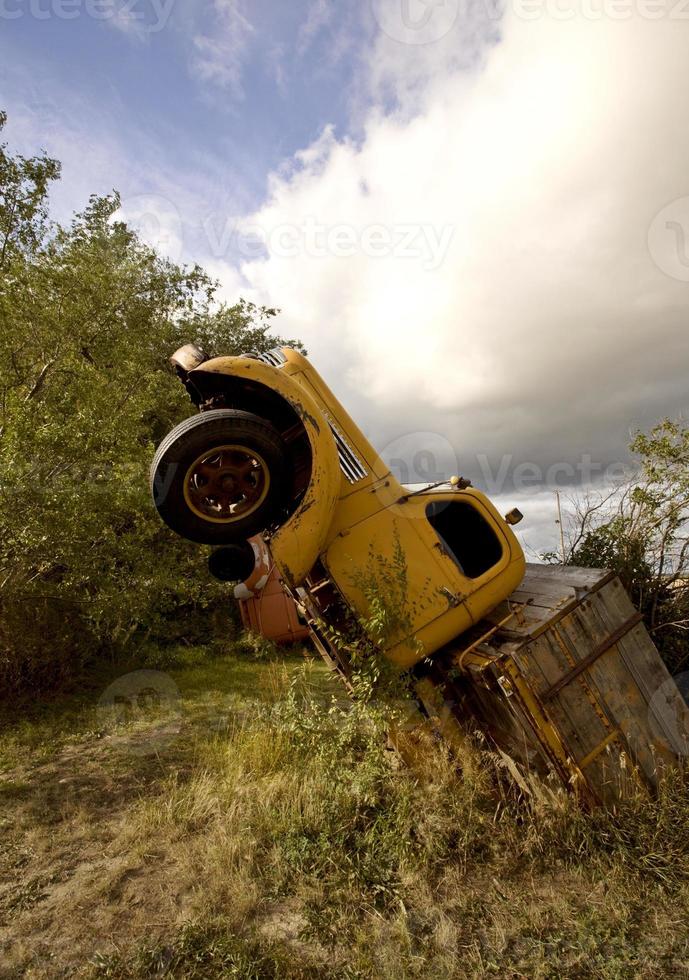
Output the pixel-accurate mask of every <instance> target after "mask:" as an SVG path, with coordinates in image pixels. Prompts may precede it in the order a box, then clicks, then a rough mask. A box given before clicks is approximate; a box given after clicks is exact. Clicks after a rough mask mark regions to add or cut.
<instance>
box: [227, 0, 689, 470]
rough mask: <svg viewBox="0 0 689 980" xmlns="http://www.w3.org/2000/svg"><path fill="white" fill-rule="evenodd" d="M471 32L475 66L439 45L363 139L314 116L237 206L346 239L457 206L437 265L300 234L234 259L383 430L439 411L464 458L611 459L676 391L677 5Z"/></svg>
mask: <svg viewBox="0 0 689 980" xmlns="http://www.w3.org/2000/svg"><path fill="white" fill-rule="evenodd" d="M489 26H490V25H489ZM479 35H480V32H478V33H475V34H473V35H471V37H472V41H471V50H472V55H471V59H470V60H472V62H473V63H474V64H475V65H477V66H478V65H479V64H481V65H482V67H481V69H480V70H478V68H477V69H476V70H474V71H473V72H467V71H459V70H457V67H456V65H454V63H453V62H452V59H451V58H450V57H449V55H448V58H445V59H443V58H440V59H439V61H438V64H437V65H435V63H433V64H434V65H435V66H434V67H428V68H427V70H425V73H421V74H419V75H418V76H417V82H418V84H417V85H416V86H415V88H414V91H413V92H411V93H407V92H406V89H405V86H404V84H401V85H400V87H399V88H398V90H397V92H396V97H397V98H398V100H399V102H400V111H399V112H397V113H395V114H392V115H391V114H389V113H388V114H384V113H383V112H382V111H381V110H380V109H374V110H373V111H371V112H370V113H369V115H368V118H367V120H366V125H365V129H364V132H363V136H362V139H361V140H360V141H359V142H356V143H355V142H350V141H347V140H338V139H336V138H335V136H334V135H333V133H332V131H329V130H328V131H326V132H325V134H324V135H323V137H322V138H321V139H320V140H319V141H318V142H317V143H316V144H314V145H313V146H311V147H309V148H307V150H306V151H305V152H304V153H302V154H300V155H299V158H298V159H297V160H295V161H294V165H293V166H292V167H291V168H289V169H288V170H285V172H284V173H282V174H280V175H275V176H274V177H273V179H272V181H271V184H270V196H269V199H268V200H267V201H266V203H265V205H264V206H263V207H262V208H261V209H260V211H259V212H258V213H256V214H254V215H251V217H250V221H251V222H252V223H254V224H258V225H260V226H262V227H263V228H265V229H266V230H267V231H268V232H269V233H270V232H275V229H282V228H287V229H290V228H291V229H297V230H298V231H297V238H298V239H299V236H301V240H304V233H303V229H304V227H305V226H306V225H308V223H309V222H311V223H314V222H316V223H318V224H319V225H322V226H324V227H325V228H329V229H333V228H337V227H339V226H348V227H350V228H352V229H354V231H355V232H356V234H357V236H358V239H357V240H358V241H361V236H362V235H363V233H364V232H365V231H366V229H370V228H371V226H372V225H381V226H383V227H384V228H388V229H394V228H397V227H399V226H401V225H413V224H415V223H417V224H419V225H426V226H429V225H430V226H431V227H433V228H435V229H436V230H437V231H438V232H439V233H440V232H441V231H442V230H443V229H445V228H447V227H448V226H451V227H452V228H453V229H454V234H453V237H452V241H451V245H450V248H449V250H448V253H447V256H446V258H445V261H444V262H443V263H442V264H441V265H440V267H439V268H436V269H432V270H429V269H428V268H427V267H426V265H427V263H424V261H423V260H422V259H421V258H407V259H404V258H399V257H398V256H396V255H394V254H390V253H388V254H387V256H384V257H380V258H371V257H370V255H367V254H363V253H362V252H361V251H359V252H358V254H355V255H353V256H351V257H348V258H343V257H338V256H337V255H335V254H329V255H323V254H322V250H321V251H320V252H319V253H318V254H317V255H315V254H314V250H313V248H310V249H309V248H308V247H303V248H302V249H301V250H300V251H299V254H297V255H296V256H290V257H288V256H287V255H280V254H277V252H278V251H279V249H276V251H275V252H274V254H272V255H271V256H270V257H269V258H268V259H256V260H254V261H251V262H247V263H245V265H244V266H243V267H242V272H243V274H244V275H245V276H246V278H247V281H248V282H249V284H250V286H251V288H252V289H253V290H254V291H255V293H256V295H257V296H259V297H260V298H261V299H263V300H265V301H266V302H269V303H272V304H276V305H278V306H280V307H281V309H282V310H283V320H282V324H281V329H282V331H283V332H284V333H287V334H288V335H297V336H300V337H302V338H303V340H304V341H305V343H306V345H307V346H308V348H309V349H310V352H311V353H312V355H313V357H314V360H315V361H316V363H317V365H318V366H319V367H321V368H322V369H323V372H324V373H325V374H326V377H327V378H328V380H329V381H330V382H331V383H332V384H333V386H334V387H335V389H336V391H337V392H338V393H339V394H340V396H341V397H342V398H343V400H345V402H346V404H347V405H348V407H350V409H351V411H352V414H353V415H354V416H355V417H357V418H358V419H360V420H362V421H363V423H364V425H365V427H366V428H367V430H368V431H369V433H370V434H371V436H372V437H374V438H375V439H377V441H378V443H379V444H380V443H381V441H382V442H383V443H384V442H385V441H389V440H391V439H392V438H394V437H395V436H397V435H400V434H401V433H403V432H404V431H407V432H409V431H419V430H428V429H432V430H433V431H435V432H438V433H440V434H442V435H443V436H447V437H448V438H450V439H451V440H452V442H453V443H454V445H455V446H457V448H458V452H459V455H460V459H461V458H462V456H463V455H464V454H469V455H472V454H474V455H475V454H476V453H481V452H485V453H488V454H491V455H492V456H493V457H499V456H500V455H501V454H503V453H505V452H512V453H514V454H515V458H516V459H517V460H519V459H522V460H523V459H526V460H533V461H535V462H538V463H541V462H543V463H546V464H547V463H548V462H549V461H556V460H571V459H576V458H578V457H579V456H580V455H581V454H585V453H592V454H593V455H594V457H601V458H602V459H604V460H608V459H611V458H615V457H620V456H622V455H623V454H624V448H625V446H626V443H627V440H628V433H629V429H630V428H633V427H634V426H635V425H639V424H645V423H647V422H649V421H652V420H653V419H654V418H656V417H657V416H658V415H660V414H662V413H664V412H672V411H676V410H677V407H678V406H681V405H682V404H684V405H686V402H687V400H688V395H689V392H688V391H687V384H686V363H687V355H688V354H689V334H688V333H687V331H686V326H685V320H686V312H685V311H686V301H687V295H688V294H687V289H688V288H689V287H687V284H686V283H685V282H682V281H679V280H678V279H673V278H671V277H669V276H667V275H665V274H664V273H663V272H661V270H660V269H659V268H658V266H657V265H656V264H655V263H654V261H653V258H652V256H651V255H650V253H649V250H648V247H647V234H648V229H649V226H650V224H651V222H652V220H653V218H654V215H655V214H656V213H657V212H658V211H660V210H661V209H662V208H663V207H664V206H665V205H666V204H667V203H668V202H670V201H673V200H674V199H676V198H682V197H685V196H686V195H687V193H689V186H688V184H689V176H688V174H689V129H687V126H686V121H685V109H684V106H683V94H684V93H685V92H686V91H687V90H688V89H689V59H688V58H687V57H686V52H687V45H688V43H689V23H688V22H687V21H686V20H684V21H677V20H674V21H672V20H669V19H667V18H666V19H664V20H660V21H649V20H641V19H639V18H638V17H634V18H632V19H629V20H626V21H619V20H617V21H615V20H612V19H610V18H602V19H599V20H597V21H594V20H586V19H584V18H583V17H581V16H579V17H576V18H574V19H573V20H568V21H566V22H562V21H558V20H554V19H552V18H550V17H548V16H547V15H546V14H544V15H543V16H542V17H541V18H540V19H539V20H537V21H532V22H528V21H524V20H520V19H518V18H517V17H516V16H515V15H514V14H513V13H510V14H508V15H507V16H506V18H505V20H504V23H503V24H502V40H501V41H500V43H495V44H494V43H493V42H492V41H490V43H488V44H486V45H484V48H483V54H482V56H481V57H479V54H478V53H479V51H480V49H481V45H480V38H479ZM483 36H484V40H485V38H487V37H488V35H487V34H484V35H483ZM489 40H490V39H489ZM388 42H389V43H390V44H392V41H391V39H390V38H389V37H388V38H386V40H385V42H384V43H385V45H386V46H387V45H388ZM379 43H380V44H383V42H382V41H381V42H379ZM395 43H397V44H398V46H399V42H395ZM439 43H441V44H443V43H445V42H444V40H442V41H441V42H439ZM408 47H411V46H408ZM427 47H428V51H425V52H424V55H423V57H424V58H425V59H426V61H427V62H428V64H429V65H430V64H431V62H432V54H431V51H432V48H433V45H428V46H427ZM380 50H382V48H381V49H380ZM406 56H407V52H403V53H402V54H399V52H398V53H397V55H395V57H398V58H399V59H400V63H404V58H405V57H406ZM393 61H394V58H393V56H392V55H391V56H390V59H389V61H388V68H387V69H386V71H387V75H386V77H388V78H391V77H393V74H394V73H393ZM438 65H439V67H438ZM422 77H423V85H421V82H420V80H421V78H422ZM420 86H421V87H420ZM410 107H411V108H410ZM300 229H302V230H301V231H300ZM686 231H687V232H688V233H689V228H688V229H686ZM688 261H689V257H688Z"/></svg>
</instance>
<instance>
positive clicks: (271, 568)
mask: <svg viewBox="0 0 689 980" xmlns="http://www.w3.org/2000/svg"><path fill="white" fill-rule="evenodd" d="M249 543H250V544H251V547H252V548H253V551H254V555H255V557H256V565H255V567H254V570H253V572H252V573H251V575H250V576H249V578H248V579H246V581H244V582H242V583H241V585H237V586H236V587H235V590H234V596H235V599H237V601H238V605H239V612H240V614H241V617H242V623H243V625H244V629H246V630H248V631H249V632H251V633H258V634H259V635H260V636H264V637H265V638H266V639H267V640H272V641H273V642H274V643H278V644H285V645H287V644H290V643H299V642H301V641H303V640H306V639H307V637H308V636H309V629H308V627H307V626H306V624H305V623H302V622H301V621H300V619H299V613H298V611H297V605H296V603H295V601H294V599H293V598H292V596H291V595H289V594H288V593H287V592H285V590H284V589H283V587H282V580H281V578H280V573H279V571H278V569H277V568H276V567H275V564H274V563H273V562H272V560H271V557H270V552H269V551H268V548H267V546H266V544H265V542H264V541H263V539H262V538H261V537H259V536H257V537H254V538H252V539H251V540H250V542H249Z"/></svg>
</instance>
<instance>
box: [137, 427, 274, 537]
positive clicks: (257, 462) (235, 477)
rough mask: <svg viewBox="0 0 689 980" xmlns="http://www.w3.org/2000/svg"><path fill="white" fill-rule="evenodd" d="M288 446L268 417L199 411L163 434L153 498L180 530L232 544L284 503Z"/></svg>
mask: <svg viewBox="0 0 689 980" xmlns="http://www.w3.org/2000/svg"><path fill="white" fill-rule="evenodd" d="M286 457H287V450H286V447H285V444H284V442H283V440H282V438H281V436H280V434H279V432H278V431H277V429H275V428H274V426H272V425H271V424H270V422H266V421H265V419H262V418H259V417H258V416H257V415H252V414H250V413H249V412H240V411H238V410H235V409H216V410H213V411H210V412H203V413H201V414H200V415H196V416H194V417H193V418H190V419H187V420H186V422H182V423H181V424H180V425H178V426H176V428H174V429H173V430H172V432H170V433H169V435H167V436H166V437H165V439H163V441H162V442H161V444H160V446H159V447H158V451H157V452H156V454H155V458H154V460H153V463H152V465H151V479H150V482H151V490H152V492H153V502H154V503H155V506H156V509H157V511H158V513H159V514H160V516H161V518H162V519H163V521H165V523H166V524H167V525H168V527H170V528H172V530H173V531H176V532H177V534H179V535H181V536H182V537H183V538H187V539H188V540H190V541H195V542H197V543H199V544H232V543H234V542H239V541H246V539H247V538H249V537H251V536H252V535H254V534H257V533H258V532H259V531H263V530H265V528H266V527H268V526H269V524H270V523H271V521H272V520H273V518H274V517H275V516H276V514H277V512H278V511H279V509H280V506H281V505H284V504H285V503H286V501H285V460H286Z"/></svg>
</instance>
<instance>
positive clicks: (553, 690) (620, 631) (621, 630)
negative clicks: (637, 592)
mask: <svg viewBox="0 0 689 980" xmlns="http://www.w3.org/2000/svg"><path fill="white" fill-rule="evenodd" d="M642 619H643V616H642V615H641V613H639V612H637V613H634V615H633V616H630V617H629V619H628V620H627V621H626V622H624V623H622V625H621V626H618V628H617V629H616V630H615V631H614V633H611V634H610V636H609V637H608V638H607V639H606V640H603V642H602V643H600V644H599V645H598V646H597V647H596V649H595V650H592V651H591V653H589V654H588V656H586V657H584V659H583V660H580V661H579V663H578V664H577V665H576V666H575V667H572V669H571V670H569V671H567V673H566V674H564V676H562V677H561V678H560V680H559V681H556V682H555V683H554V684H552V685H551V686H550V687H549V688H548V689H547V691H544V693H543V694H541V695H540V697H541V701H550V700H551V699H552V698H554V697H555V695H556V694H559V692H560V691H561V690H562V689H563V687H566V686H567V685H568V684H570V683H571V682H572V681H573V680H574V679H575V677H578V676H579V674H581V673H583V672H584V671H585V670H587V669H588V668H589V667H590V666H591V665H592V664H594V663H595V662H596V660H598V659H599V657H602V656H603V654H604V653H607V652H608V650H609V649H610V648H611V647H614V646H615V644H616V643H618V641H619V640H621V639H622V637H623V636H626V634H627V633H629V631H630V630H632V629H634V627H635V626H638V624H639V623H640V622H641V621H642Z"/></svg>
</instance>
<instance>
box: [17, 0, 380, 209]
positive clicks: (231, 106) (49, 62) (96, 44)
mask: <svg viewBox="0 0 689 980" xmlns="http://www.w3.org/2000/svg"><path fill="white" fill-rule="evenodd" d="M127 3H128V0H115V8H114V9H120V10H124V9H125V8H126V6H127ZM75 8H76V5H75ZM3 9H7V10H9V11H11V12H12V13H14V11H15V10H16V11H21V12H22V16H21V17H12V19H10V20H6V21H4V22H3V21H2V20H0V28H1V33H0V64H1V66H2V67H1V68H0V86H1V89H0V91H2V94H3V98H4V104H6V105H7V106H8V108H9V109H10V113H11V116H10V125H9V128H8V134H9V136H10V138H11V137H12V136H13V128H15V123H17V122H18V121H19V120H17V119H16V117H26V116H29V117H33V118H34V119H35V120H43V122H44V125H45V131H44V141H45V143H46V144H47V145H48V147H50V143H51V132H50V131H51V128H52V126H53V125H54V124H59V123H60V121H61V120H64V121H65V122H66V124H67V125H68V126H69V127H71V126H73V125H74V124H75V123H76V124H77V125H78V122H79V121H80V119H81V120H83V119H84V118H85V117H86V118H89V117H90V119H91V120H92V125H93V126H94V129H95V131H94V132H93V138H94V140H98V138H99V132H102V133H104V134H107V135H108V136H109V137H110V138H112V139H114V141H115V142H116V143H117V144H118V145H119V146H120V147H123V148H124V147H126V152H127V155H128V156H129V157H130V158H136V157H139V158H140V159H141V160H142V162H143V164H144V168H145V166H146V164H148V163H153V162H154V161H155V158H156V155H159V156H160V158H162V159H164V160H165V162H166V163H167V164H168V165H169V166H170V167H173V168H174V169H175V170H176V171H179V172H184V171H187V172H189V171H191V172H194V173H195V174H197V175H200V174H201V173H202V172H205V173H206V175H207V179H208V180H209V182H210V183H211V184H213V183H215V182H217V184H218V188H217V192H218V193H219V194H221V195H226V196H227V198H228V199H229V201H231V202H233V201H236V202H237V203H238V205H240V206H241V207H243V208H246V209H249V208H251V207H253V206H256V205H257V204H258V203H259V202H260V200H261V198H262V196H263V195H264V194H265V190H266V178H267V175H268V173H269V172H270V171H271V170H273V169H276V168H278V167H279V166H280V164H281V163H282V162H283V161H284V160H288V159H290V157H292V155H293V154H294V153H295V152H296V151H297V150H298V149H300V148H301V147H304V146H308V145H309V144H310V143H311V142H312V141H313V140H314V139H315V138H316V137H317V136H318V134H319V132H320V131H321V130H322V128H323V126H324V125H326V124H328V123H330V124H334V125H335V127H336V129H337V131H338V132H339V133H345V132H347V131H349V130H350V127H352V128H355V125H356V124H355V122H354V121H353V117H352V109H353V102H352V101H351V100H352V99H353V97H354V93H355V88H356V74H357V66H358V62H359V61H360V58H361V51H362V49H363V46H364V45H363V41H364V38H365V36H366V33H367V31H370V29H371V25H370V22H369V18H366V17H362V16H357V17H350V16H345V17H343V16H342V15H341V14H339V13H338V14H337V17H336V18H335V17H334V16H333V11H332V10H330V11H329V10H328V8H327V7H323V8H319V6H318V5H315V6H314V4H312V3H311V0H293V2H290V3H275V2H274V0H254V2H252V3H251V5H250V20H249V17H246V18H245V17H244V16H243V15H242V14H241V13H240V12H239V5H236V6H235V5H234V4H229V3H228V4H222V3H218V4H217V5H216V4H213V3H200V2H196V0H160V2H159V4H157V5H155V6H154V5H152V3H151V0H136V2H135V3H134V6H133V8H132V10H131V12H130V14H129V19H128V20H127V19H125V20H124V21H123V19H122V18H119V19H118V18H116V17H114V16H110V17H107V18H106V19H96V18H94V17H93V16H89V14H88V13H87V10H88V9H91V8H87V7H86V6H85V5H83V6H82V5H80V6H79V7H78V8H76V9H79V10H80V16H78V17H75V18H74V19H71V18H70V19H63V18H62V17H61V16H58V14H57V13H55V10H57V11H58V12H59V11H61V10H62V8H61V7H59V6H58V7H57V8H55V7H54V5H51V0H42V2H41V3H39V0H35V3H34V4H33V5H30V4H29V3H26V4H23V3H21V0H16V2H13V0H6V3H5V7H4V8H3ZM320 9H322V11H323V12H322V13H320V14H319V10H320ZM32 10H34V11H36V10H38V11H42V12H44V16H45V14H47V13H51V10H52V13H51V16H48V17H46V18H45V19H37V18H36V17H35V16H33V15H32ZM233 11H236V13H233ZM103 12H104V14H108V13H109V12H110V11H108V9H107V8H105V9H104V11H103ZM204 41H205V42H206V43H207V45H208V47H204V45H203V43H202V42H204ZM50 117H52V119H51V118H50ZM16 128H19V127H16ZM17 135H18V136H19V138H20V139H21V138H22V132H21V130H20V132H18V133H17ZM36 135H39V136H40V133H39V134H36V133H34V132H33V131H31V138H35V136H36ZM29 149H30V148H27V150H29ZM153 151H155V152H153ZM68 166H69V164H68ZM89 176H90V177H91V184H90V185H88V189H89V190H90V189H98V190H101V189H102V188H107V187H109V186H110V182H109V181H108V176H109V175H108V174H107V173H92V174H89ZM129 177H130V181H131V186H130V187H121V188H120V189H121V190H122V192H123V193H127V192H129V191H131V192H133V193H148V192H155V190H156V189H157V187H158V178H157V175H156V174H155V173H149V174H147V173H146V172H145V169H144V170H143V172H139V173H137V174H134V173H132V174H130V175H129ZM66 178H67V180H68V181H69V182H70V183H71V182H72V181H73V180H74V181H75V183H76V180H75V178H74V177H73V176H72V174H71V173H69V172H68V173H67V174H66ZM94 181H95V184H96V185H97V186H93V185H94ZM86 189H87V188H85V190H86Z"/></svg>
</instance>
